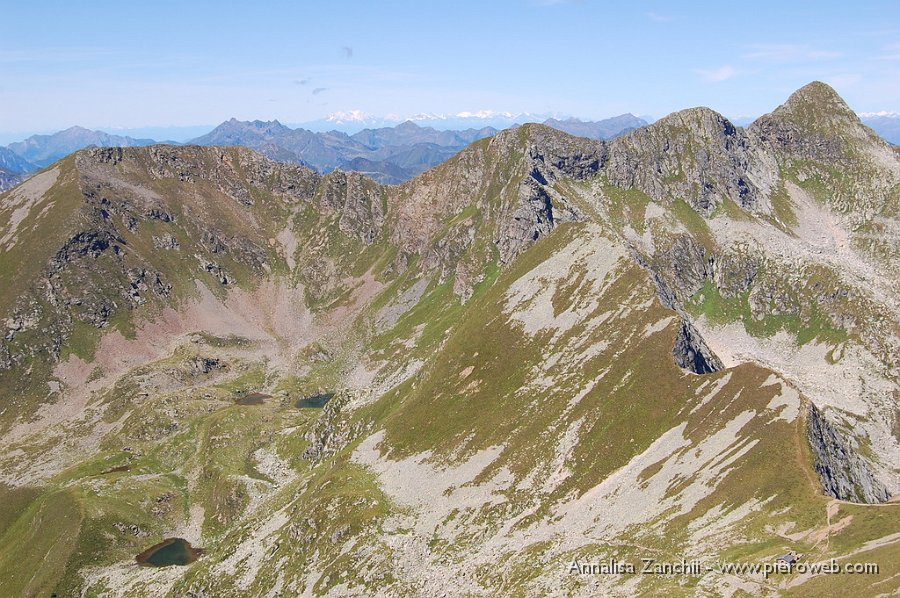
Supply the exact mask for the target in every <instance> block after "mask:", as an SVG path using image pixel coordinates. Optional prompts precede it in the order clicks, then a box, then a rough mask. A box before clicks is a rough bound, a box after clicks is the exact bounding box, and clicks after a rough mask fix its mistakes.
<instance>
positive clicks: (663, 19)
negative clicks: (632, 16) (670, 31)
mask: <svg viewBox="0 0 900 598" xmlns="http://www.w3.org/2000/svg"><path fill="white" fill-rule="evenodd" d="M644 14H645V15H646V16H647V18H648V19H650V20H651V21H656V22H657V23H668V22H669V21H671V20H672V17H670V16H669V15H663V14H660V13H658V12H653V11H650V12H646V13H644Z"/></svg>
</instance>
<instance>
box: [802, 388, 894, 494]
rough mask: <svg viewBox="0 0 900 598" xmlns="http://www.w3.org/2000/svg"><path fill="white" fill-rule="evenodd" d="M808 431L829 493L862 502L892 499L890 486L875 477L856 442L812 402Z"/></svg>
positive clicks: (817, 463)
mask: <svg viewBox="0 0 900 598" xmlns="http://www.w3.org/2000/svg"><path fill="white" fill-rule="evenodd" d="M807 432H808V436H809V444H810V447H812V452H813V457H814V459H815V468H816V471H817V472H818V473H819V477H820V478H821V480H822V488H823V489H824V490H825V493H826V494H828V495H829V496H833V497H834V498H838V499H840V500H849V501H852V502H861V503H879V502H885V501H887V500H888V499H890V494H889V493H888V490H887V488H885V486H884V484H882V483H881V482H879V481H878V480H876V479H875V476H874V475H873V474H872V470H871V469H870V468H869V466H868V464H867V463H866V461H865V460H864V459H863V458H862V457H860V456H859V454H858V453H857V452H856V442H855V441H854V440H853V439H851V438H847V437H845V436H844V435H843V434H841V432H839V431H838V429H837V428H836V427H835V426H834V425H833V424H832V423H831V422H829V421H828V419H827V418H826V417H825V415H824V414H823V413H822V412H821V411H819V410H818V409H817V408H816V406H815V405H813V404H812V403H810V406H809V413H808V419H807Z"/></svg>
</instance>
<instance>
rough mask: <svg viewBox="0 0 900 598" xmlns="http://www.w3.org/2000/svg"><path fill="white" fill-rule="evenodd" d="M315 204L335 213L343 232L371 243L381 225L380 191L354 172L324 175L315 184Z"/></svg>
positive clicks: (382, 200)
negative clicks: (316, 185)
mask: <svg viewBox="0 0 900 598" xmlns="http://www.w3.org/2000/svg"><path fill="white" fill-rule="evenodd" d="M318 202H319V205H321V206H322V208H323V209H324V210H325V212H326V213H330V214H337V215H338V216H339V220H338V226H339V228H340V230H341V232H343V233H344V234H346V235H348V236H351V237H355V238H357V239H359V240H360V241H362V242H363V243H365V244H366V245H371V244H372V243H373V242H374V241H375V238H376V237H377V236H378V234H379V233H380V232H381V229H382V228H383V226H384V219H385V212H386V207H387V206H386V202H385V197H384V191H383V190H382V189H381V188H380V187H379V186H378V185H376V184H375V183H374V182H373V181H372V180H371V179H367V178H366V177H364V176H362V175H360V174H357V173H355V172H343V171H340V170H338V171H335V172H333V173H331V174H329V175H327V176H325V177H324V178H323V179H322V181H321V184H320V187H319V194H318Z"/></svg>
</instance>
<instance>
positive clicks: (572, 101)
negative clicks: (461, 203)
mask: <svg viewBox="0 0 900 598" xmlns="http://www.w3.org/2000/svg"><path fill="white" fill-rule="evenodd" d="M5 13H6V20H7V22H8V23H14V24H15V27H11V28H10V29H11V30H10V31H9V32H8V34H7V35H6V36H4V39H3V40H0V63H2V64H3V66H4V71H5V73H4V74H5V76H4V78H3V80H2V81H0V102H2V105H3V107H4V110H3V111H2V113H0V138H10V139H21V138H25V137H27V136H28V135H30V134H34V133H39V132H43V133H47V132H52V131H56V130H61V129H65V128H68V127H69V126H72V125H79V126H83V127H86V128H90V129H99V130H104V131H108V132H111V133H117V132H120V131H123V130H136V129H160V130H162V129H177V128H200V127H206V126H215V124H217V123H220V122H222V121H224V120H227V119H228V118H231V117H234V118H238V119H240V120H255V119H259V120H273V119H277V120H279V121H281V122H283V123H293V124H300V123H306V122H311V121H316V120H320V119H323V118H325V117H327V116H328V115H330V114H333V113H336V112H351V111H361V112H364V113H367V114H371V115H374V116H378V117H385V116H390V115H394V116H395V117H399V118H403V117H409V116H412V115H415V114H417V113H440V114H457V113H461V112H478V111H488V110H490V111H496V112H508V113H512V114H519V113H531V114H558V115H565V116H574V117H578V118H582V119H589V120H597V119H602V118H607V117H610V116H615V115H618V114H622V113H626V112H630V113H633V114H636V115H647V116H649V117H651V118H653V119H658V118H660V117H662V116H664V115H665V114H668V113H670V112H672V111H675V110H679V109H683V108H689V107H692V106H697V105H704V106H709V107H710V108H713V109H715V110H717V111H718V112H721V113H723V114H725V115H726V116H729V117H730V118H740V117H747V116H757V115H759V114H763V113H765V112H768V111H770V110H772V109H773V108H775V107H776V106H777V105H779V104H780V103H782V102H783V101H784V100H785V99H786V98H787V96H788V95H789V94H790V93H791V92H792V91H794V90H796V89H797V88H799V87H801V86H803V85H805V84H806V83H809V82H810V81H813V80H822V81H825V82H826V83H829V84H830V85H832V86H833V87H835V89H836V90H837V91H838V93H840V94H841V95H842V96H843V97H844V98H845V99H846V100H847V101H848V103H849V104H850V105H851V107H853V108H854V109H855V110H858V111H860V112H877V111H895V112H896V111H900V26H897V25H894V24H895V23H900V19H898V18H897V17H900V7H898V6H897V5H896V3H889V2H872V3H868V4H867V5H865V6H857V7H854V9H853V10H852V11H848V10H847V9H846V5H845V4H843V3H841V4H838V3H837V2H825V3H821V2H817V3H815V4H813V3H811V2H810V3H802V5H790V6H785V5H782V4H778V5H776V4H775V3H774V2H763V3H762V4H761V5H760V4H754V5H752V6H750V5H747V6H743V5H741V6H736V5H735V6H731V5H728V6H722V5H719V4H713V3H709V2H701V3H694V4H692V5H691V6H673V5H670V4H669V3H665V2H645V3H641V4H640V5H631V4H612V5H610V4H604V3H600V2H595V1H591V0H583V1H565V0H517V1H513V0H506V1H503V2H496V3H491V4H490V5H488V6H483V5H481V4H474V3H454V4H452V5H446V4H445V5H431V4H428V5H421V4H410V3H403V2H389V3H379V4H378V5H370V4H367V3H361V2H345V3H342V4H341V5H340V6H339V7H338V8H334V6H333V5H330V6H329V7H325V6H295V5H292V4H288V3H269V4H267V5H266V7H265V8H263V9H255V10H253V11H248V10H247V8H246V6H245V5H241V4H237V3H233V2H232V3H228V2H226V3H216V4H211V3H202V2H200V3H193V4H191V5H181V4H179V3H174V2H170V1H164V2H159V3H154V4H153V5H140V6H138V5H127V4H118V3H117V4H113V3H111V2H105V1H104V2H95V3H92V5H91V6H90V7H85V6H82V5H75V4H68V3H60V4H58V5H54V6H53V10H47V8H46V5H44V6H43V7H40V8H39V7H36V6H33V5H15V6H10V7H8V8H7V9H6V11H5ZM550 40H552V42H551V41H550ZM202 123H208V124H202Z"/></svg>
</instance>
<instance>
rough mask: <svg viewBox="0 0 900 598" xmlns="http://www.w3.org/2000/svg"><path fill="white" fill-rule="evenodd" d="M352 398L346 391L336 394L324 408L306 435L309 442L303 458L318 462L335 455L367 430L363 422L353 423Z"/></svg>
mask: <svg viewBox="0 0 900 598" xmlns="http://www.w3.org/2000/svg"><path fill="white" fill-rule="evenodd" d="M350 400H351V396H350V394H349V391H347V390H344V391H340V392H338V393H336V394H335V396H334V397H333V398H332V399H331V400H330V401H328V403H327V404H326V405H325V407H323V408H322V413H321V414H320V415H319V418H318V419H317V420H316V423H315V424H314V425H313V426H312V427H310V429H309V431H308V432H307V433H306V440H307V441H308V442H309V444H308V445H307V447H306V448H305V449H304V450H303V458H304V459H306V460H307V461H313V462H318V461H321V460H322V459H325V458H326V457H328V456H330V455H333V454H335V453H336V452H338V451H340V450H341V449H343V448H344V447H346V446H347V445H349V444H350V443H351V442H352V441H353V440H355V439H356V438H359V437H360V436H361V435H362V434H363V433H365V432H366V430H367V424H366V422H363V421H358V422H355V423H354V422H352V420H351V419H350V417H349V413H348V410H347V404H348V403H349V402H350Z"/></svg>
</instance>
